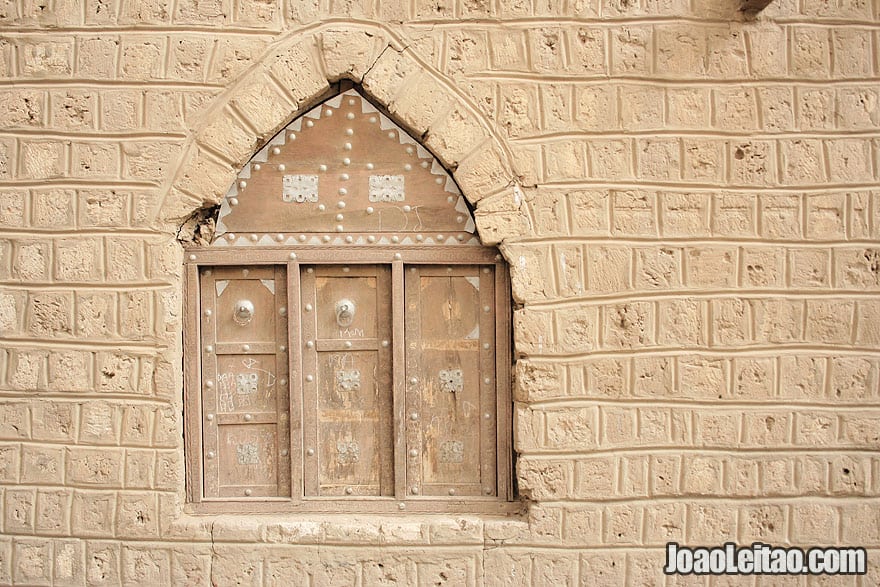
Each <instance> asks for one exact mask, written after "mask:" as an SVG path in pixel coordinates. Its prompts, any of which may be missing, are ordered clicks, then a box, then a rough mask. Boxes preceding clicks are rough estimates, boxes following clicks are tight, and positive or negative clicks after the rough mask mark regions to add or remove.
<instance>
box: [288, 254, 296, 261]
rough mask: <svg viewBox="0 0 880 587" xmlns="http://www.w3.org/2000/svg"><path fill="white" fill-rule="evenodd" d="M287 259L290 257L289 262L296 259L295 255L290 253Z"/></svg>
mask: <svg viewBox="0 0 880 587" xmlns="http://www.w3.org/2000/svg"><path fill="white" fill-rule="evenodd" d="M288 257H290V259H291V260H293V259H296V253H290V255H288Z"/></svg>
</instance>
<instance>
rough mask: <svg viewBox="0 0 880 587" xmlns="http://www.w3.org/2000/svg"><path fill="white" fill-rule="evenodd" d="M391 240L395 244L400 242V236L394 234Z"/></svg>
mask: <svg viewBox="0 0 880 587" xmlns="http://www.w3.org/2000/svg"><path fill="white" fill-rule="evenodd" d="M391 242H393V243H394V244H397V243H399V242H400V237H399V236H397V235H396V234H395V235H394V236H392V237H391Z"/></svg>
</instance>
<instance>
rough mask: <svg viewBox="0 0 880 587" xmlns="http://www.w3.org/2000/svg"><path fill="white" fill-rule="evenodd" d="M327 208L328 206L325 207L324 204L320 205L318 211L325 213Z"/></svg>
mask: <svg viewBox="0 0 880 587" xmlns="http://www.w3.org/2000/svg"><path fill="white" fill-rule="evenodd" d="M326 208H327V206H325V205H324V204H318V211H319V212H323V211H324V210H325V209H326Z"/></svg>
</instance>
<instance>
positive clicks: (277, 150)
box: [272, 147, 281, 155]
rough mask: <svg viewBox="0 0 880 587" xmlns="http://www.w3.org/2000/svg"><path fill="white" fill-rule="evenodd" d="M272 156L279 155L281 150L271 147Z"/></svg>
mask: <svg viewBox="0 0 880 587" xmlns="http://www.w3.org/2000/svg"><path fill="white" fill-rule="evenodd" d="M272 154H273V155H280V154H281V149H280V148H279V147H272Z"/></svg>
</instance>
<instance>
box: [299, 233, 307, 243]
mask: <svg viewBox="0 0 880 587" xmlns="http://www.w3.org/2000/svg"><path fill="white" fill-rule="evenodd" d="M297 238H298V239H299V242H301V243H304V242H306V235H304V234H301V235H299V236H298V237H297Z"/></svg>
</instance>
